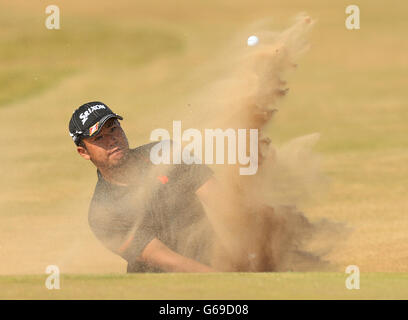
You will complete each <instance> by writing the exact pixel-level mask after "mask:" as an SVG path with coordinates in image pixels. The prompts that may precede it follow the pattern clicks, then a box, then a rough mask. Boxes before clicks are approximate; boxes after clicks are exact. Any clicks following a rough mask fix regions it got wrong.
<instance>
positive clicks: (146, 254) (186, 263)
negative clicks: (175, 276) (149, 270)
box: [141, 238, 215, 272]
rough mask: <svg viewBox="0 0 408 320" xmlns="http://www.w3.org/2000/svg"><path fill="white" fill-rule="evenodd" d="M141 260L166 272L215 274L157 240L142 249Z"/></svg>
mask: <svg viewBox="0 0 408 320" xmlns="http://www.w3.org/2000/svg"><path fill="white" fill-rule="evenodd" d="M141 260H142V261H144V262H146V263H148V264H151V265H153V266H155V267H158V268H160V269H162V270H163V271H166V272H215V270H214V269H212V268H210V267H208V266H206V265H204V264H201V263H199V262H197V261H195V260H192V259H189V258H186V257H184V256H182V255H180V254H178V253H177V252H174V251H173V250H171V249H170V248H168V247H167V246H166V245H165V244H164V243H163V242H161V241H160V240H159V239H157V238H154V239H153V240H152V241H150V242H149V244H148V245H147V246H146V247H145V248H144V250H143V251H142V254H141Z"/></svg>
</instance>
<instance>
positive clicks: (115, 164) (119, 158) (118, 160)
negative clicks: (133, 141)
mask: <svg viewBox="0 0 408 320" xmlns="http://www.w3.org/2000/svg"><path fill="white" fill-rule="evenodd" d="M128 155H129V152H126V151H124V150H120V151H118V152H115V153H114V154H112V155H111V159H110V163H109V168H111V169H114V168H119V167H121V166H123V165H124V164H125V163H126V160H127V159H128Z"/></svg>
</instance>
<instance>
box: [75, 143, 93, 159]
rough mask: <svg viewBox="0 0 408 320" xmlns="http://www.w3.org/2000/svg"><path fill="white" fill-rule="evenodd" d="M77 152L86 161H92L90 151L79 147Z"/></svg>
mask: <svg viewBox="0 0 408 320" xmlns="http://www.w3.org/2000/svg"><path fill="white" fill-rule="evenodd" d="M77 151H78V153H79V155H80V156H81V157H82V158H84V159H85V160H90V159H91V156H90V155H89V152H88V150H86V149H85V148H84V147H81V146H78V147H77Z"/></svg>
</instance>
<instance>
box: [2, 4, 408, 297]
mask: <svg viewBox="0 0 408 320" xmlns="http://www.w3.org/2000/svg"><path fill="white" fill-rule="evenodd" d="M57 2H58V3H59V6H60V9H61V30H47V29H46V28H45V26H44V21H45V18H46V15H45V13H44V12H45V7H46V4H45V3H44V2H41V1H26V0H3V1H2V4H1V8H0V117H1V118H2V119H3V122H2V139H1V141H0V147H1V148H2V151H3V152H2V156H1V158H2V160H1V164H2V166H1V168H2V171H1V173H2V175H1V178H2V182H1V183H0V221H1V223H0V298H6V299H10V298H17V299H29V298H32V299H48V298H50V299H62V298H67V299H74V298H80V299H96V298H102V299H116V298H125V299H131V298H137V299H143V298H146V299H149V298H157V299H168V298H171V299H178V298H184V299H187V298H191V299H193V298H197V299H207V298H214V299H220V298H223V299H275V298H276V299H287V298H293V299H304V298H310V299H314V298H319V299H337V298H339V299H355V298H362V299H367V298H384V299H389V298H396V299H403V298H408V292H407V291H408V289H407V288H408V281H407V279H408V276H407V272H408V215H407V213H408V197H407V187H406V186H407V185H408V166H407V163H408V148H407V146H408V143H407V141H408V140H407V137H408V125H407V122H408V111H407V110H408V109H407V101H408V90H407V79H406V76H407V74H408V59H407V52H408V40H407V37H406V31H407V30H408V19H407V17H406V12H407V9H408V2H403V1H397V0H390V1H387V2H384V1H380V0H356V1H354V2H353V3H354V4H356V5H359V7H360V10H361V29H360V30H353V31H351V30H347V29H346V28H345V25H344V21H345V18H346V14H345V7H346V6H347V5H349V4H350V3H349V1H345V0H339V1H334V2H330V3H329V2H328V1H323V0H310V1H307V2H306V1H301V0H288V1H273V0H260V1H256V2H254V1H250V0H237V1H234V2H231V1H228V0H217V1H216V0H209V1H203V0H197V1H187V0H181V1H178V3H177V5H175V4H174V2H171V1H165V0H149V1H147V0H146V1H145V0H140V1H128V0H117V1H114V2H112V1H108V0H90V1H86V2H85V1H79V0H64V1H57ZM299 12H307V14H309V15H310V16H311V17H312V18H313V19H315V20H316V25H315V26H314V28H313V30H312V31H311V34H310V39H309V40H310V43H311V48H310V50H309V52H307V53H306V54H305V56H304V57H302V58H301V59H300V61H299V66H298V68H297V70H296V71H295V72H294V73H291V74H289V75H288V77H287V80H288V87H289V88H290V91H289V94H288V96H287V97H286V98H285V99H284V100H282V103H280V105H279V112H278V113H277V114H276V117H275V118H274V120H273V123H272V125H271V126H270V128H269V129H268V130H269V131H268V134H269V135H270V137H271V139H272V142H273V144H276V145H281V144H283V143H285V142H287V141H289V140H290V139H293V138H296V137H299V136H303V135H307V134H311V133H314V132H318V133H320V135H321V140H320V141H319V143H318V144H317V146H316V152H317V153H318V154H319V156H320V158H321V167H322V171H323V173H324V174H325V175H326V176H327V178H328V180H329V183H328V186H327V188H326V189H325V190H324V192H322V193H321V194H320V193H319V194H315V195H314V197H313V199H312V200H310V201H308V202H305V203H300V204H299V208H300V209H301V210H302V211H304V212H305V214H306V216H307V217H308V218H310V219H311V220H312V221H316V220H318V219H320V218H326V219H328V220H331V221H336V222H341V223H344V224H345V225H346V226H347V227H350V229H352V230H353V232H352V233H351V234H350V235H349V236H348V237H346V236H345V235H344V237H342V236H341V237H339V238H341V239H340V240H341V241H338V243H336V249H335V250H333V251H332V252H329V253H327V255H326V256H325V258H326V259H327V260H328V261H330V262H331V263H332V264H333V266H335V268H336V270H337V271H338V272H339V273H306V274H303V273H273V274H262V273H260V274H211V275H192V274H191V275H190V274H186V275H181V274H168V275H165V274H159V275H150V274H146V275H126V274H125V272H126V263H125V262H124V261H123V260H122V259H121V258H119V257H118V256H116V255H114V254H112V253H111V252H110V251H108V250H107V249H105V248H104V247H102V245H101V244H100V243H99V242H98V240H97V239H96V238H95V236H94V235H93V234H92V232H91V230H90V229H89V226H88V220H87V219H88V218H87V211H88V207H89V202H90V199H91V196H92V193H93V190H94V186H95V183H96V170H95V168H94V167H93V166H92V165H91V164H90V163H87V162H85V161H84V160H83V159H81V158H80V157H79V156H78V155H77V154H76V151H75V148H74V144H73V143H72V140H71V138H70V136H69V134H68V121H69V118H70V116H71V114H72V111H73V110H74V108H76V107H78V106H79V105H81V104H82V103H84V102H86V101H92V100H100V101H103V102H105V103H106V104H108V105H109V106H111V107H112V109H113V110H115V112H118V113H119V114H121V115H123V116H124V119H125V120H124V121H123V127H124V129H125V131H126V132H127V135H128V138H129V141H130V144H131V147H135V146H137V145H140V144H144V143H148V142H149V136H150V132H151V131H152V130H153V129H156V128H169V127H170V126H171V121H172V120H177V119H185V117H186V110H187V106H189V104H190V103H191V101H190V99H191V97H192V96H193V95H194V94H197V93H200V92H201V91H202V90H203V88H205V87H206V85H208V84H209V83H212V82H213V81H214V74H217V72H220V71H219V70H218V69H217V68H216V67H214V65H213V64H214V61H218V62H219V61H220V60H221V61H226V62H229V56H228V55H225V54H224V53H223V54H221V52H223V51H222V50H223V49H224V45H225V44H226V43H228V41H230V40H231V39H232V38H234V37H235V36H236V35H237V33H238V32H240V31H241V30H242V29H243V28H245V27H246V26H247V25H248V24H250V23H253V22H256V21H259V20H260V19H263V18H270V19H271V20H272V21H273V23H272V25H271V28H273V31H282V30H284V29H285V28H287V27H288V26H290V25H291V21H292V19H293V17H294V16H295V15H297V14H298V13H299ZM249 35H250V34H248V36H249ZM246 40H247V37H246V35H245V37H243V38H242V45H243V46H246ZM261 40H262V39H261ZM214 69H216V70H214ZM190 112H191V114H189V116H191V117H195V119H198V120H200V119H201V117H202V115H203V114H205V110H203V109H199V108H196V109H194V106H192V110H191V111H190ZM48 265H57V266H59V268H60V269H61V272H62V273H63V274H64V276H63V278H62V289H61V290H60V291H49V290H47V289H46V288H45V286H44V281H45V278H46V275H45V268H46V267H47V266H48ZM348 265H357V266H359V267H360V271H361V289H360V290H352V291H350V290H347V289H346V288H345V285H344V282H345V274H344V273H342V272H343V271H344V269H345V267H346V266H348ZM92 274H95V275H92ZM101 274H106V275H101Z"/></svg>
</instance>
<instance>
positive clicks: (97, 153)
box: [77, 118, 129, 168]
mask: <svg viewBox="0 0 408 320" xmlns="http://www.w3.org/2000/svg"><path fill="white" fill-rule="evenodd" d="M82 141H83V143H84V145H85V148H84V147H81V146H79V147H77V150H78V153H79V154H80V155H81V156H82V157H83V158H85V159H87V160H91V161H92V162H93V163H94V164H95V166H96V167H97V168H114V167H117V166H120V165H121V164H122V163H123V160H124V159H126V156H127V154H128V152H129V143H128V140H127V138H126V135H125V132H124V131H123V129H122V127H121V126H120V123H119V121H118V120H117V119H115V118H112V119H109V120H108V121H106V123H105V124H104V125H103V127H102V129H101V131H99V133H98V134H97V135H95V136H92V137H89V138H84V139H82Z"/></svg>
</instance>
